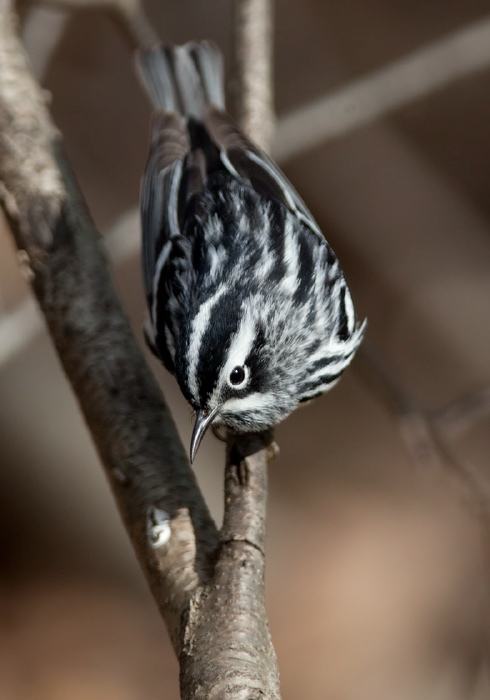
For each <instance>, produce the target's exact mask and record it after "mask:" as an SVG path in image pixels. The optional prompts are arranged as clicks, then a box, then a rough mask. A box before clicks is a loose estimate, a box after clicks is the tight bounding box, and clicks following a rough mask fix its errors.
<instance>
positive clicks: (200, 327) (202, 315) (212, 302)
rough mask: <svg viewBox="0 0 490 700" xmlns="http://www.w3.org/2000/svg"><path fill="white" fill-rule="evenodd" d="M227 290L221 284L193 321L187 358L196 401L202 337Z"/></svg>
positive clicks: (191, 386)
mask: <svg viewBox="0 0 490 700" xmlns="http://www.w3.org/2000/svg"><path fill="white" fill-rule="evenodd" d="M225 292H226V287H225V286H224V285H221V286H220V287H218V289H217V290H216V292H215V293H214V294H213V295H212V296H211V297H209V299H207V300H206V301H205V302H204V304H202V305H201V308H200V309H199V311H198V313H197V314H196V316H195V318H194V320H193V321H192V327H191V332H190V336H189V350H188V351H187V359H188V363H189V389H190V391H191V394H192V396H193V397H194V399H195V400H196V401H199V386H198V381H197V367H198V364H199V350H200V348H201V342H202V338H203V336H204V333H205V332H206V329H207V328H208V324H209V319H210V317H211V311H212V310H213V307H214V306H216V304H217V303H218V301H219V300H220V298H221V297H222V296H223V294H224V293H225Z"/></svg>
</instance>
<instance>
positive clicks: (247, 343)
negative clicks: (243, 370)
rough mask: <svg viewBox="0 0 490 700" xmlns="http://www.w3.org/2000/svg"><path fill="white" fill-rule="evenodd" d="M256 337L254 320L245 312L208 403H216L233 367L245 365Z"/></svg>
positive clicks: (250, 314) (249, 313)
mask: <svg viewBox="0 0 490 700" xmlns="http://www.w3.org/2000/svg"><path fill="white" fill-rule="evenodd" d="M255 336H256V326H255V319H254V318H253V315H252V313H251V312H250V311H246V312H245V313H244V315H243V316H242V318H241V320H240V325H239V326H238V330H237V331H236V332H235V333H234V334H233V336H232V340H231V343H230V349H229V350H228V354H227V357H226V362H225V365H224V367H223V370H222V371H221V375H220V379H219V381H218V383H217V385H216V388H215V389H214V391H213V394H212V396H211V399H210V403H211V404H213V402H217V401H218V400H219V396H220V394H221V391H222V389H223V386H224V385H225V383H226V381H227V377H228V375H229V374H230V372H231V370H232V369H233V367H237V366H241V365H244V364H245V360H246V359H247V357H248V355H249V354H250V350H251V349H252V347H253V344H254V340H255Z"/></svg>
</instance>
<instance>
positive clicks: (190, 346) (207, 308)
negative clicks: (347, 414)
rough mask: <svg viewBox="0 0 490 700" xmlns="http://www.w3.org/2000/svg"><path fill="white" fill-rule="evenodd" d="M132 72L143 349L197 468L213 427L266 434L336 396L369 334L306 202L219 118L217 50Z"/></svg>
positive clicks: (177, 52) (162, 58)
mask: <svg viewBox="0 0 490 700" xmlns="http://www.w3.org/2000/svg"><path fill="white" fill-rule="evenodd" d="M137 68H138V73H139V76H140V79H141V80H142V84H143V87H144V89H145V90H146V92H147V94H148V96H149V98H150V102H151V105H152V107H153V113H152V117H151V127H150V145H149V155H148V160H147V164H146V168H145V170H144V174H143V177H142V182H141V192H140V211H141V226H142V269H143V282H144V290H145V294H146V300H147V304H148V317H147V321H146V323H145V336H146V340H147V343H148V345H149V347H150V349H151V350H152V352H153V353H154V354H155V355H156V356H157V357H158V358H159V359H160V360H161V362H162V363H163V365H164V366H165V367H166V369H167V370H168V371H169V372H171V373H172V374H173V375H175V377H176V379H177V382H178V384H179V387H180V389H181V391H182V393H183V395H184V397H185V398H186V399H187V401H188V402H189V404H190V405H191V407H192V408H193V410H194V411H195V415H196V420H195V423H194V428H193V433H192V438H191V446H190V461H191V463H192V462H193V461H194V458H195V455H196V452H197V449H198V447H199V445H200V443H201V440H202V438H203V436H204V434H205V432H206V430H207V429H208V428H209V426H210V425H211V424H213V425H214V426H224V427H225V428H226V429H227V430H230V431H232V432H234V433H250V432H254V433H255V432H263V431H266V430H269V429H272V428H273V427H274V426H276V425H277V424H278V423H280V422H281V421H282V420H284V419H285V418H286V417H287V416H289V414H290V413H291V412H292V411H294V410H295V409H296V408H297V407H298V406H299V405H300V404H302V403H306V402H308V401H310V400H312V399H313V398H316V397H317V396H319V395H321V394H323V393H324V392H326V391H328V390H329V389H331V388H332V387H333V386H334V385H335V384H336V383H337V381H338V380H339V377H340V375H341V374H342V373H343V371H344V370H345V369H346V367H347V366H348V365H349V363H350V362H351V360H352V358H353V357H354V354H355V352H356V350H357V348H358V346H359V344H360V342H361V340H362V337H363V333H364V328H365V322H364V323H359V322H358V321H357V319H356V314H355V310H354V305H353V301H352V296H351V294H350V291H349V288H348V286H347V283H346V281H345V277H344V274H343V272H342V270H341V268H340V265H339V262H338V259H337V257H336V256H335V254H334V252H333V250H332V248H331V247H330V245H329V244H328V243H327V241H326V239H325V237H324V236H323V234H322V233H321V231H320V229H319V227H318V224H317V223H316V221H315V219H314V218H313V216H312V214H311V213H310V211H309V210H308V208H307V207H306V205H305V204H304V202H303V200H302V199H301V197H300V196H299V194H298V193H297V192H296V190H295V189H294V187H293V186H292V185H291V184H290V182H289V181H288V180H287V178H286V177H285V175H284V174H283V173H282V172H281V170H280V169H279V167H278V166H277V165H276V164H275V163H274V162H273V160H272V159H271V158H270V157H269V156H268V155H266V154H265V153H264V152H263V151H262V150H261V149H260V148H259V147H258V146H256V145H255V144H254V143H253V142H252V141H251V140H250V139H249V138H248V137H247V136H246V135H245V134H244V133H242V131H241V130H240V129H239V128H238V126H237V125H236V124H235V122H234V121H233V120H232V118H231V117H230V116H229V115H228V113H227V111H226V107H225V97H224V72H223V60H222V56H221V53H220V51H219V49H218V47H217V46H216V45H214V44H213V43H211V42H207V41H201V42H189V43H186V44H184V45H179V46H170V45H168V46H167V45H161V44H159V45H155V46H153V47H151V48H149V49H143V50H140V51H139V52H138V55H137Z"/></svg>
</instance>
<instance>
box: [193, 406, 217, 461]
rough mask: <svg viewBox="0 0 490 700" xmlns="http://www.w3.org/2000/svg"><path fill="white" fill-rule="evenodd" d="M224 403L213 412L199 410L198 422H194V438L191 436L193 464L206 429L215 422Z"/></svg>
mask: <svg viewBox="0 0 490 700" xmlns="http://www.w3.org/2000/svg"><path fill="white" fill-rule="evenodd" d="M221 406H222V404H220V405H219V406H216V408H214V409H213V410H212V411H211V412H209V413H206V411H198V413H197V418H196V422H195V423H194V430H193V431H192V438H191V464H192V463H193V461H194V457H195V456H196V452H197V450H198V448H199V445H200V444H201V440H202V439H203V437H204V433H205V432H206V430H207V429H208V428H209V426H210V425H211V423H212V422H213V420H214V418H215V416H216V414H217V413H218V411H219V410H220V408H221Z"/></svg>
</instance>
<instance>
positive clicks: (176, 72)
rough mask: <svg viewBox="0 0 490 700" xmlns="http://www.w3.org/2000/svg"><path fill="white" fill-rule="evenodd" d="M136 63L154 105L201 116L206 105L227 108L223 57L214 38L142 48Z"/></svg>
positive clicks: (156, 107)
mask: <svg viewBox="0 0 490 700" xmlns="http://www.w3.org/2000/svg"><path fill="white" fill-rule="evenodd" d="M137 66H138V72H139V75H140V78H141V81H142V83H143V86H144V88H145V90H146V92H147V93H148V96H149V98H150V100H151V103H152V105H153V107H154V108H155V109H163V110H167V111H170V112H180V113H181V114H183V115H185V116H189V117H197V118H199V117H200V116H201V115H202V113H203V110H204V108H205V107H206V106H207V105H214V106H215V107H218V108H219V109H224V108H225V96H224V87H223V85H224V81H223V60H222V57H221V52H220V50H219V49H218V47H217V46H215V44H212V43H211V42H207V41H202V42H199V43H197V42H189V43H188V44H184V45H183V46H155V47H153V48H151V49H143V50H140V51H139V52H138V54H137Z"/></svg>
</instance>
